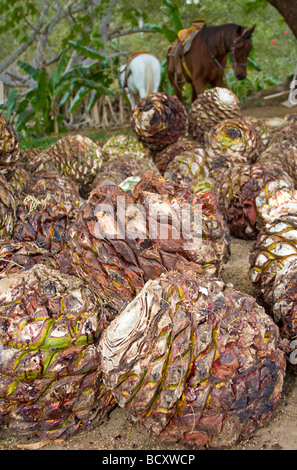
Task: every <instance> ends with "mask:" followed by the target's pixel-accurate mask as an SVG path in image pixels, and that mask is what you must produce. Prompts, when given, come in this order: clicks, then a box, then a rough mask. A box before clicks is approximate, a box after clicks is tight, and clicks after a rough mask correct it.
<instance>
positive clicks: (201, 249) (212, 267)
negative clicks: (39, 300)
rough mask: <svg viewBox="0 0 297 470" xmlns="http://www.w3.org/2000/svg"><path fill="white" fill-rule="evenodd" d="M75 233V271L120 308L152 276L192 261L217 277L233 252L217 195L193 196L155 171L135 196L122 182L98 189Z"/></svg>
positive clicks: (73, 228)
mask: <svg viewBox="0 0 297 470" xmlns="http://www.w3.org/2000/svg"><path fill="white" fill-rule="evenodd" d="M199 204H200V205H201V206H202V217H201V218H200V212H199V210H200V206H199ZM186 206H187V207H186ZM197 210H198V213H197ZM181 216H183V217H184V219H183V225H181ZM195 217H197V218H196V219H195ZM195 230H196V231H195ZM199 230H200V232H199ZM69 233H70V236H71V242H70V245H69V251H70V254H71V256H72V260H73V266H74V268H75V269H76V270H77V275H78V276H81V277H83V278H84V279H85V280H86V281H87V282H88V283H90V285H91V287H92V288H93V289H94V290H98V292H99V294H100V296H101V297H104V295H106V296H107V297H108V299H109V302H111V299H112V301H113V303H114V306H115V312H118V311H120V310H121V309H123V308H124V306H125V305H126V303H127V301H131V300H133V298H134V297H135V295H136V294H137V292H139V290H140V289H141V288H142V287H143V285H144V283H145V282H146V281H148V280H149V279H152V278H156V277H158V276H159V275H160V274H162V273H164V272H167V271H168V270H172V269H178V267H180V266H182V267H183V268H184V267H185V266H188V265H193V266H194V267H195V269H196V270H197V271H199V272H200V273H201V274H202V273H204V274H205V275H207V276H211V275H214V274H216V273H219V272H220V270H221V269H222V267H223V265H224V263H225V262H226V260H227V259H228V257H229V255H230V236H229V231H228V229H227V227H226V226H225V225H224V222H223V221H222V219H221V214H220V213H218V211H217V209H216V205H215V200H214V198H213V197H212V196H211V195H210V194H208V193H207V194H204V195H201V197H197V196H194V194H193V193H191V192H190V191H189V189H188V188H187V187H186V186H184V187H181V186H178V185H175V184H174V183H171V182H169V181H166V180H164V179H163V178H161V177H159V176H157V175H155V174H154V173H153V172H151V171H148V172H147V173H146V174H145V176H144V177H143V178H142V179H141V181H140V182H139V183H138V184H137V185H136V186H135V188H134V190H133V193H132V195H129V194H127V193H125V192H124V191H122V190H121V189H120V188H119V187H117V186H104V187H100V188H97V189H96V190H94V191H92V193H91V195H90V197H89V200H88V203H87V204H86V205H85V206H84V207H83V208H82V210H81V212H80V214H79V217H77V218H76V220H75V222H74V223H73V225H72V226H71V228H70V230H69ZM200 235H201V239H200ZM115 314H116V313H115Z"/></svg>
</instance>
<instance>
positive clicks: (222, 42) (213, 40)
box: [200, 23, 248, 56]
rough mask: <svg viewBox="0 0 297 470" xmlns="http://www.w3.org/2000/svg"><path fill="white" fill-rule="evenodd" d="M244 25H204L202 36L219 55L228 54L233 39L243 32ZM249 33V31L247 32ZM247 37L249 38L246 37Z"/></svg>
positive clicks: (210, 48)
mask: <svg viewBox="0 0 297 470" xmlns="http://www.w3.org/2000/svg"><path fill="white" fill-rule="evenodd" d="M244 29H245V28H244V27H243V26H240V25H237V24H234V23H228V24H224V25H221V26H204V27H203V28H202V30H201V33H200V34H201V37H202V39H203V41H204V42H205V43H206V44H207V46H208V48H209V50H210V51H212V53H213V54H216V55H217V56H220V55H224V54H226V51H227V50H228V49H229V48H230V46H231V44H232V41H233V40H234V39H235V38H236V37H237V36H240V34H242V33H243V31H244ZM247 34H248V32H247ZM245 39H248V38H247V37H245Z"/></svg>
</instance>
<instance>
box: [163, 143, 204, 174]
mask: <svg viewBox="0 0 297 470" xmlns="http://www.w3.org/2000/svg"><path fill="white" fill-rule="evenodd" d="M202 149H203V147H202V145H201V144H199V143H198V142H196V141H195V140H192V139H189V138H187V137H182V138H181V139H178V140H177V141H176V142H174V143H173V144H170V145H168V146H167V147H166V148H165V149H164V150H162V151H161V152H158V153H157V154H156V155H155V156H154V162H155V164H156V167H157V168H158V170H159V171H160V173H161V174H162V175H163V174H164V173H165V172H166V169H167V167H168V165H169V163H170V162H172V161H173V160H174V159H175V158H176V157H178V156H180V155H181V154H183V153H184V152H192V151H193V152H195V151H196V150H197V151H198V152H200V151H201V150H202Z"/></svg>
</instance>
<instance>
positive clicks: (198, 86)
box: [192, 78, 206, 103]
mask: <svg viewBox="0 0 297 470" xmlns="http://www.w3.org/2000/svg"><path fill="white" fill-rule="evenodd" d="M205 88H206V83H205V81H204V80H202V79H201V78H194V79H193V80H192V103H193V101H195V99H196V98H197V96H198V95H200V94H201V93H203V92H204V90H205Z"/></svg>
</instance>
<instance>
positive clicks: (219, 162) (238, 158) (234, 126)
mask: <svg viewBox="0 0 297 470" xmlns="http://www.w3.org/2000/svg"><path fill="white" fill-rule="evenodd" d="M204 137H205V138H204V141H205V150H206V152H207V154H208V158H210V159H212V160H213V161H212V168H213V169H214V170H215V171H217V170H218V169H219V168H220V167H232V166H233V165H234V164H236V163H248V164H251V163H255V162H256V160H257V158H258V156H259V154H260V153H261V152H262V151H263V148H264V145H263V142H262V139H261V137H260V135H259V134H258V132H257V131H256V129H255V128H253V127H252V126H250V125H249V124H247V123H246V122H244V121H243V120H240V119H225V120H224V121H221V122H219V123H218V124H217V125H215V126H214V127H212V128H211V129H210V131H209V132H207V133H206V134H205V136H204Z"/></svg>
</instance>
